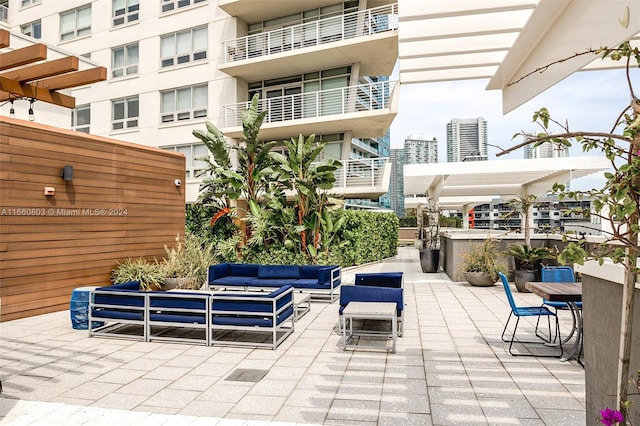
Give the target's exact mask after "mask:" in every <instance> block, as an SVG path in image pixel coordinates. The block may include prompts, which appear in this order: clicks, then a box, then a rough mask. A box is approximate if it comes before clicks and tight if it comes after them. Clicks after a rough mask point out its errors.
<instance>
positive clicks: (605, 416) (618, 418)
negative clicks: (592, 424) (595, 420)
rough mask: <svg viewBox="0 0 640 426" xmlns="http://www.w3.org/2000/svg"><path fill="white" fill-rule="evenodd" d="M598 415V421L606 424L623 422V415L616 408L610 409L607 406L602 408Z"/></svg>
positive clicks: (607, 425)
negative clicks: (599, 417) (599, 416)
mask: <svg viewBox="0 0 640 426" xmlns="http://www.w3.org/2000/svg"><path fill="white" fill-rule="evenodd" d="M600 415H601V416H602V418H601V419H600V423H602V424H603V425H606V426H612V425H615V424H617V423H620V422H624V416H623V415H622V413H621V412H620V411H618V410H612V409H611V408H609V407H607V408H605V409H604V410H600Z"/></svg>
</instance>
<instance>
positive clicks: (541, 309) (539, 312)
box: [498, 272, 562, 357]
mask: <svg viewBox="0 0 640 426" xmlns="http://www.w3.org/2000/svg"><path fill="white" fill-rule="evenodd" d="M498 275H500V280H501V281H502V286H503V287H504V292H505V294H506V295H507V300H508V301H509V306H510V307H511V312H510V313H509V318H508V319H507V323H506V324H505V325H504V328H503V329H502V335H501V336H500V338H501V339H502V341H503V342H509V353H510V354H511V355H513V356H542V357H548V356H553V357H561V356H562V340H561V339H559V337H560V326H559V324H558V317H557V315H556V313H555V312H552V311H551V310H549V308H547V307H546V306H517V305H516V302H515V300H514V299H513V293H511V287H510V286H509V280H508V279H507V277H506V275H504V274H503V273H501V272H500V273H499V274H498ZM513 316H515V317H516V325H515V327H514V329H513V333H512V334H511V339H510V340H508V339H505V333H506V331H507V327H508V326H509V322H510V321H511V317H513ZM520 317H537V320H538V321H539V320H540V317H547V325H548V330H549V338H544V337H541V336H539V335H538V334H537V331H536V333H534V334H535V335H536V337H538V338H540V339H541V340H542V341H521V340H518V339H516V331H517V330H518V323H519V322H520ZM551 317H554V318H555V320H556V337H557V338H558V341H559V342H560V343H558V344H557V345H553V346H557V347H558V348H559V349H560V353H559V354H558V355H553V354H550V355H546V354H544V355H537V354H533V353H514V352H513V351H512V347H513V342H514V341H517V342H518V343H523V344H528V343H531V344H533V343H551V342H552V340H555V338H553V339H552V335H551ZM536 330H537V322H536Z"/></svg>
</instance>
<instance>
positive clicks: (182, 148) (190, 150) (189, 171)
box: [162, 143, 209, 179]
mask: <svg viewBox="0 0 640 426" xmlns="http://www.w3.org/2000/svg"><path fill="white" fill-rule="evenodd" d="M162 149H165V150H167V151H173V152H181V153H182V154H184V157H185V162H186V174H185V175H186V178H187V179H189V178H195V177H197V176H196V175H197V173H198V172H199V171H200V170H201V169H203V168H205V167H207V163H206V162H205V161H198V158H203V157H208V156H209V150H208V149H207V147H206V145H205V144H203V143H194V144H188V145H176V146H163V147H162Z"/></svg>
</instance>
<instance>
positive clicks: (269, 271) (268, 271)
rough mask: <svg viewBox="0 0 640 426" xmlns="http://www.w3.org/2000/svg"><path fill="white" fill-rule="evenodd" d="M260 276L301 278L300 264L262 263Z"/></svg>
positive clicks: (259, 271)
mask: <svg viewBox="0 0 640 426" xmlns="http://www.w3.org/2000/svg"><path fill="white" fill-rule="evenodd" d="M258 278H295V279H298V278H300V267H299V266H298V265H260V269H259V270H258Z"/></svg>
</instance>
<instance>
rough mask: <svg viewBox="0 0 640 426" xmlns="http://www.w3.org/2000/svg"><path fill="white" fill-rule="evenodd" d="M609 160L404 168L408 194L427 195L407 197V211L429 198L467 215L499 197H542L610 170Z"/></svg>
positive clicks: (552, 160) (543, 160)
mask: <svg viewBox="0 0 640 426" xmlns="http://www.w3.org/2000/svg"><path fill="white" fill-rule="evenodd" d="M610 166H611V164H610V162H609V160H607V159H606V158H605V157H562V158H539V159H528V160H501V161H471V162H459V163H435V164H407V165H405V166H404V193H405V194H424V197H407V198H405V207H407V208H411V207H416V206H417V205H418V204H420V203H422V204H424V203H426V201H427V199H428V198H435V199H436V200H438V203H439V204H440V207H441V208H442V209H444V210H460V211H462V212H463V215H462V216H463V220H464V221H465V223H464V227H465V228H468V222H467V221H468V218H467V215H466V213H467V212H468V211H469V210H471V209H472V208H473V207H475V206H477V205H479V204H486V203H488V202H490V201H491V200H492V199H493V198H496V197H506V198H514V197H517V196H518V195H519V194H522V193H526V194H534V195H537V196H542V195H544V194H546V193H547V192H549V191H551V189H552V187H553V184H554V183H556V182H557V183H561V184H565V185H566V184H568V183H570V182H571V181H572V180H573V179H576V178H579V177H583V176H588V175H591V174H594V173H598V172H602V171H604V170H607V169H608V168H609V167H610Z"/></svg>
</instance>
